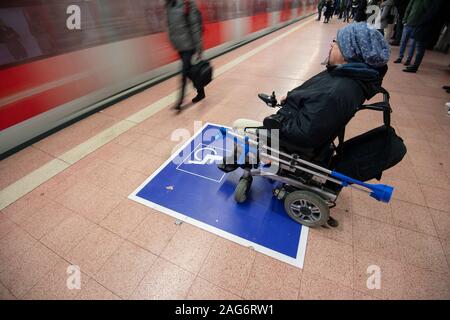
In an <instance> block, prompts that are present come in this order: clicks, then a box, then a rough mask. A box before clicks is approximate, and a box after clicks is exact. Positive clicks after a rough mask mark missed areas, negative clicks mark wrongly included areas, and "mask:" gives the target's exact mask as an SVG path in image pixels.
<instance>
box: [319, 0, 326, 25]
mask: <svg viewBox="0 0 450 320" xmlns="http://www.w3.org/2000/svg"><path fill="white" fill-rule="evenodd" d="M324 6H325V0H320V1H319V3H318V4H317V11H318V14H319V16H318V17H317V21H320V20H322V11H323V7H324Z"/></svg>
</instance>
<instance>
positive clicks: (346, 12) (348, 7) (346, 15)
mask: <svg viewBox="0 0 450 320" xmlns="http://www.w3.org/2000/svg"><path fill="white" fill-rule="evenodd" d="M352 2H353V1H352V0H345V8H344V22H350V17H351V15H352Z"/></svg>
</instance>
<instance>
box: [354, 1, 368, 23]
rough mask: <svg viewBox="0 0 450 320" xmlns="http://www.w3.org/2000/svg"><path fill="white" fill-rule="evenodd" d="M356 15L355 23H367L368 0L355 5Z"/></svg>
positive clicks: (357, 2)
mask: <svg viewBox="0 0 450 320" xmlns="http://www.w3.org/2000/svg"><path fill="white" fill-rule="evenodd" d="M355 5H356V7H354V14H353V19H354V20H355V22H365V21H367V13H366V11H367V0H357V1H356V3H354V6H355Z"/></svg>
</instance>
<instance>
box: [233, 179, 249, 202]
mask: <svg viewBox="0 0 450 320" xmlns="http://www.w3.org/2000/svg"><path fill="white" fill-rule="evenodd" d="M252 181H253V178H252V177H251V176H249V177H245V178H241V180H239V183H238V185H237V186H236V189H235V191H234V200H236V202H237V203H244V202H245V201H246V200H247V196H248V192H249V191H250V187H251V186H252Z"/></svg>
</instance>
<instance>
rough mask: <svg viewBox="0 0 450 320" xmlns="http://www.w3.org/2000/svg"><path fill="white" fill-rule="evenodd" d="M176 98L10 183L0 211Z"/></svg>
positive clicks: (230, 64) (242, 58)
mask: <svg viewBox="0 0 450 320" xmlns="http://www.w3.org/2000/svg"><path fill="white" fill-rule="evenodd" d="M312 21H315V17H314V16H311V17H310V18H307V19H305V20H301V21H299V23H300V25H298V26H296V27H293V28H292V29H291V30H289V31H286V32H285V33H283V34H281V35H279V36H277V37H276V38H273V39H271V40H269V41H268V42H266V43H265V44H262V45H260V46H259V47H257V48H255V49H253V50H251V51H249V52H247V53H245V54H243V55H242V56H240V57H239V58H236V59H234V60H232V61H230V62H228V63H227V64H225V65H224V66H222V67H220V68H218V69H217V70H216V71H215V72H214V74H215V78H217V77H219V76H220V75H222V74H224V73H225V72H227V71H228V70H231V69H232V68H234V67H235V66H237V65H238V64H240V63H242V62H244V61H245V60H247V59H249V58H251V57H252V56H254V55H255V54H257V53H259V52H261V51H262V50H264V49H266V48H267V47H269V46H271V45H273V44H275V43H276V42H278V41H279V40H281V39H283V38H285V37H287V36H288V35H290V34H291V33H293V32H295V31H297V30H299V29H300V28H302V27H304V26H306V25H307V24H309V23H311V22H312ZM280 30H282V29H280ZM278 31H279V30H278ZM189 88H190V89H189V90H188V92H189V91H190V90H192V89H191V88H192V87H191V86H190V87H189ZM177 96H178V90H176V91H174V92H172V93H171V94H169V95H167V96H165V97H163V98H161V99H159V100H158V101H156V102H154V103H152V104H151V105H149V106H147V107H145V108H143V109H142V110H140V111H138V112H136V113H134V114H133V115H131V116H129V117H128V118H126V119H125V120H122V121H119V122H118V123H116V124H115V125H113V126H112V127H110V128H108V129H105V130H104V131H102V132H100V133H99V134H97V135H95V136H93V137H92V138H90V139H88V140H86V141H85V142H83V143H81V144H79V145H78V146H76V147H74V148H72V149H71V150H69V151H67V152H66V153H64V154H63V155H61V156H59V157H57V158H55V159H53V160H51V161H50V162H48V163H46V164H45V165H43V166H42V167H40V168H38V169H36V170H35V171H33V172H31V173H29V174H27V175H26V176H25V177H23V178H21V179H19V180H17V181H15V182H13V183H12V184H10V185H9V186H7V187H6V188H4V189H2V190H0V210H2V209H4V208H6V207H7V206H9V205H10V204H12V203H14V202H16V201H17V200H19V199H20V198H21V197H23V196H24V195H26V194H27V193H29V192H31V191H33V190H34V189H35V188H37V187H39V186H40V185H41V184H43V183H45V182H46V181H48V180H50V179H51V178H53V177H54V176H56V175H57V174H58V173H60V172H61V171H63V170H64V169H66V168H68V167H69V166H70V165H73V164H75V163H77V162H78V161H79V160H81V159H82V158H84V157H85V156H87V155H89V154H91V153H92V152H94V151H95V150H97V149H98V148H100V147H102V146H104V145H105V144H107V143H108V142H110V141H111V140H113V139H114V138H116V137H118V136H119V135H121V134H123V133H125V132H127V131H128V130H129V129H131V128H133V127H134V126H136V125H138V124H139V123H141V122H143V121H144V120H146V119H148V118H150V117H151V116H153V115H154V114H155V113H157V112H159V111H161V110H162V109H165V108H167V107H168V106H170V105H171V104H173V103H175V101H176V98H177ZM55 163H56V164H57V165H56V167H55V168H53V169H52V168H48V167H47V166H51V165H52V164H53V165H54V164H55Z"/></svg>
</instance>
